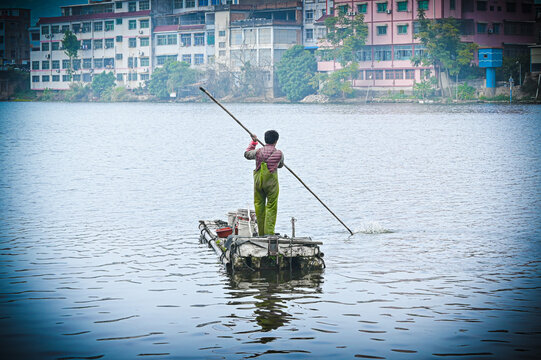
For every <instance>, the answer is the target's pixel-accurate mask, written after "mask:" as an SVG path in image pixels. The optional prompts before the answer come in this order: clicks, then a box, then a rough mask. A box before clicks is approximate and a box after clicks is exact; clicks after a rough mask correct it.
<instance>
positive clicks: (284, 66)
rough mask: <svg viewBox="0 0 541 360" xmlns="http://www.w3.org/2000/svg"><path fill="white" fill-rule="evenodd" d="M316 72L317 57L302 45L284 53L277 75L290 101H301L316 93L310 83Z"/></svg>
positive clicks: (277, 68)
mask: <svg viewBox="0 0 541 360" xmlns="http://www.w3.org/2000/svg"><path fill="white" fill-rule="evenodd" d="M316 70H317V62H316V58H315V56H314V55H313V54H312V53H310V52H309V51H306V50H304V47H303V46H302V45H295V46H293V47H292V48H290V49H289V50H287V51H286V52H285V53H284V55H283V56H282V59H281V60H280V62H279V63H278V65H277V67H276V73H277V76H278V82H279V84H280V88H281V89H282V91H283V92H284V93H285V94H286V96H287V98H288V99H289V100H291V101H299V100H302V99H303V98H304V97H306V96H308V95H310V94H313V93H314V92H315V91H314V88H313V87H312V86H311V85H310V82H311V81H312V78H313V77H314V75H315V73H316Z"/></svg>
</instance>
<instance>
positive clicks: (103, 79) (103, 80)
mask: <svg viewBox="0 0 541 360" xmlns="http://www.w3.org/2000/svg"><path fill="white" fill-rule="evenodd" d="M114 86H115V75H114V74H113V73H112V72H105V71H104V72H102V73H101V74H97V75H94V77H93V78H92V91H93V92H94V95H95V96H96V97H98V98H101V96H102V94H103V93H104V92H106V91H108V90H110V89H112V88H113V87H114Z"/></svg>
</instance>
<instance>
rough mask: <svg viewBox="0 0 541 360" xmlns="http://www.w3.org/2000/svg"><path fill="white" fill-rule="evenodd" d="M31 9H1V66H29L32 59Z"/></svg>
mask: <svg viewBox="0 0 541 360" xmlns="http://www.w3.org/2000/svg"><path fill="white" fill-rule="evenodd" d="M29 28H30V10H28V9H0V66H6V65H22V66H27V65H28V63H29V61H30V44H29V37H28V29H29Z"/></svg>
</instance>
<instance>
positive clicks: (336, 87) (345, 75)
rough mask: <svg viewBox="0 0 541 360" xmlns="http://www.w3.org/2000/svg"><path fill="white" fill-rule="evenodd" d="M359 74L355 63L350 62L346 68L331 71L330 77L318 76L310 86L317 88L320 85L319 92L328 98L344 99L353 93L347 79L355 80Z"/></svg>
mask: <svg viewBox="0 0 541 360" xmlns="http://www.w3.org/2000/svg"><path fill="white" fill-rule="evenodd" d="M358 72H359V65H358V64H357V63H356V62H352V63H351V64H349V65H347V66H346V67H344V68H342V69H339V70H336V71H333V72H332V73H331V74H330V75H328V74H319V75H318V76H317V79H316V81H314V82H313V83H312V84H313V86H317V85H318V84H319V83H321V84H322V86H321V89H320V90H319V92H320V93H321V94H323V95H327V96H328V97H330V98H338V97H342V98H345V97H346V96H348V95H351V94H352V93H353V87H352V85H351V81H349V79H351V78H356V77H357V74H358Z"/></svg>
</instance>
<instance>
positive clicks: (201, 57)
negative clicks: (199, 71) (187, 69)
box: [193, 54, 205, 65]
mask: <svg viewBox="0 0 541 360" xmlns="http://www.w3.org/2000/svg"><path fill="white" fill-rule="evenodd" d="M193 62H194V64H195V65H201V64H203V63H205V55H203V54H195V55H194V56H193Z"/></svg>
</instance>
